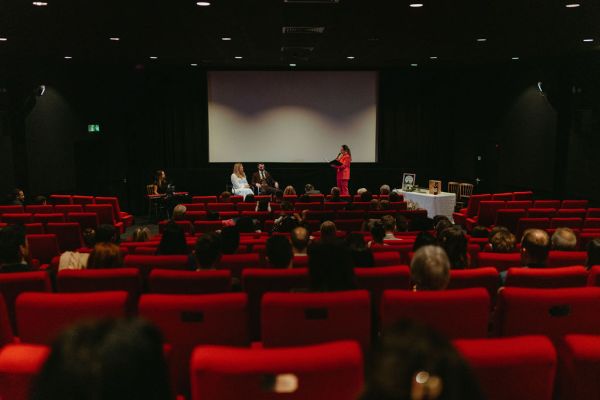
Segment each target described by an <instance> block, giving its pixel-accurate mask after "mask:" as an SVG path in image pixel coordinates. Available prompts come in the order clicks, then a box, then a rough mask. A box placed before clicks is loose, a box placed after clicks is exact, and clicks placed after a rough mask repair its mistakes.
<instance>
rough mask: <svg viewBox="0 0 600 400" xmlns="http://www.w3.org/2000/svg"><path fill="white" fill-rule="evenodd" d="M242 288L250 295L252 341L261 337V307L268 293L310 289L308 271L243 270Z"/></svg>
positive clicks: (295, 269)
mask: <svg viewBox="0 0 600 400" xmlns="http://www.w3.org/2000/svg"><path fill="white" fill-rule="evenodd" d="M242 287H243V288H244V292H246V293H247V294H248V310H249V314H250V333H251V337H252V339H258V338H259V337H260V305H261V300H262V297H263V295H264V294H265V293H267V292H283V293H287V292H290V291H292V290H295V289H301V290H305V289H307V288H308V287H309V279H308V270H307V269H305V268H294V269H274V268H246V269H244V270H242Z"/></svg>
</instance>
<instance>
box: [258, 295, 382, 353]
mask: <svg viewBox="0 0 600 400" xmlns="http://www.w3.org/2000/svg"><path fill="white" fill-rule="evenodd" d="M261 330H262V331H261V332H262V334H261V338H262V343H263V345H264V347H289V346H303V345H308V344H316V343H323V342H329V341H334V340H345V339H349V340H356V341H357V342H359V343H360V345H361V346H362V347H363V349H367V348H368V347H369V344H370V342H371V302H370V301H369V292H367V291H366V290H354V291H346V292H329V293H266V294H265V295H264V296H263V299H262V306H261Z"/></svg>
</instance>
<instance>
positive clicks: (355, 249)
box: [346, 232, 374, 267]
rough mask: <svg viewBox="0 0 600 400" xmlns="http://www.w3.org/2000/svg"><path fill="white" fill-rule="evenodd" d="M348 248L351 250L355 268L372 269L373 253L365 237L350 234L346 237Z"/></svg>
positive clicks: (359, 234)
mask: <svg viewBox="0 0 600 400" xmlns="http://www.w3.org/2000/svg"><path fill="white" fill-rule="evenodd" d="M346 246H347V247H348V250H350V254H351V256H352V261H354V266H355V267H372V266H373V265H374V260H373V252H372V251H371V249H369V248H368V247H367V243H365V237H364V236H363V235H362V234H361V233H356V232H353V233H350V234H348V236H346Z"/></svg>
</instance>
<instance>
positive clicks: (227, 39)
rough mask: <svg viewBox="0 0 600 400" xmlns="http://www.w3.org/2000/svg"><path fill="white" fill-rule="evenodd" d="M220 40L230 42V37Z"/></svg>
mask: <svg viewBox="0 0 600 400" xmlns="http://www.w3.org/2000/svg"><path fill="white" fill-rule="evenodd" d="M221 40H224V41H226V42H228V41H230V40H231V38H230V37H222V38H221Z"/></svg>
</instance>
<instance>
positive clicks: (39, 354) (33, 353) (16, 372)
mask: <svg viewBox="0 0 600 400" xmlns="http://www.w3.org/2000/svg"><path fill="white" fill-rule="evenodd" d="M49 354H50V348H49V347H47V346H41V345H33V344H9V345H7V346H6V347H4V348H2V349H1V350H0V398H1V399H3V400H27V399H29V391H30V389H31V385H32V382H33V380H34V379H35V377H36V375H37V374H38V372H39V371H40V370H41V369H42V366H43V365H44V362H45V361H46V359H47V358H48V355H49Z"/></svg>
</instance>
